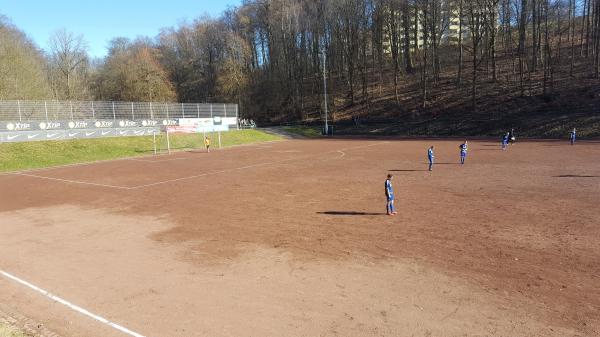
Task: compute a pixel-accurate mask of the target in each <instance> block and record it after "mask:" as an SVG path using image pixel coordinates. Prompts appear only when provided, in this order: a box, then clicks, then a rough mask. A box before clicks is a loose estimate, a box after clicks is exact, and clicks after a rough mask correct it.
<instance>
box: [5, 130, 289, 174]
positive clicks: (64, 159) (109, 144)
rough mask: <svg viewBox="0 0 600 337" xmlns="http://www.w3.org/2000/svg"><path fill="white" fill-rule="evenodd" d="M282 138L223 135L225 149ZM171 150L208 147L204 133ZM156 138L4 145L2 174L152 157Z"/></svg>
mask: <svg viewBox="0 0 600 337" xmlns="http://www.w3.org/2000/svg"><path fill="white" fill-rule="evenodd" d="M280 139H281V137H279V136H276V135H271V134H267V133H264V132H262V131H259V130H240V131H229V132H223V133H221V145H222V147H229V146H235V145H242V144H250V143H256V142H265V141H273V140H280ZM170 141H171V149H174V150H177V149H195V148H202V147H204V139H203V135H202V134H172V135H170ZM157 144H158V148H159V150H162V151H163V152H164V151H165V150H166V137H165V136H157ZM218 146H219V141H218V134H217V133H214V134H212V135H211V147H212V148H217V147H218ZM153 152H154V145H153V141H152V137H151V136H149V137H121V138H96V139H76V140H65V141H47V142H24V143H3V144H0V172H9V171H16V170H25V169H34V168H42V167H50V166H57V165H66V164H75V163H85V162H92V161H98V160H109V159H117V158H126V157H135V156H142V155H151V154H152V153H153Z"/></svg>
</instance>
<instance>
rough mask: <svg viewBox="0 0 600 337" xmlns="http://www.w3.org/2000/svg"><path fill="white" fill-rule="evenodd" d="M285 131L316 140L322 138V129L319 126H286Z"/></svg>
mask: <svg viewBox="0 0 600 337" xmlns="http://www.w3.org/2000/svg"><path fill="white" fill-rule="evenodd" d="M282 129H283V131H285V132H289V133H293V134H296V135H300V136H304V137H309V138H314V137H321V128H319V127H317V126H284V127H283V128H282Z"/></svg>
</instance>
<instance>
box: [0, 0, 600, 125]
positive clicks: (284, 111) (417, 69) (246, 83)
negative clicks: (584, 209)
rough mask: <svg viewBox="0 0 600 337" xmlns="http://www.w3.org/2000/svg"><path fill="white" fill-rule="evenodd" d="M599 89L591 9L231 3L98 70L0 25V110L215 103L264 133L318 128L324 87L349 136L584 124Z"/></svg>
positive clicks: (501, 0) (278, 0) (517, 0)
mask: <svg viewBox="0 0 600 337" xmlns="http://www.w3.org/2000/svg"><path fill="white" fill-rule="evenodd" d="M0 11H1V9H0ZM0 14H2V13H0ZM4 14H6V13H4ZM168 24H169V23H165V25H168ZM599 78H600V0H244V1H243V2H242V4H241V5H240V6H238V7H234V8H230V9H229V10H227V11H225V12H224V13H223V14H222V15H221V16H220V17H218V18H212V17H199V18H197V19H196V20H194V21H193V22H190V23H183V24H180V25H178V26H173V27H169V28H164V29H163V30H162V31H161V33H160V34H159V35H158V36H149V37H140V38H137V39H135V40H130V39H126V38H121V37H115V38H114V39H113V40H112V41H111V42H110V46H109V48H108V54H107V56H106V57H105V58H104V59H100V60H97V59H91V58H90V56H89V55H88V51H87V46H86V42H85V37H84V36H80V35H78V34H77V32H68V31H65V30H59V31H57V32H55V33H54V34H53V36H52V38H51V41H50V42H49V45H48V47H47V48H46V49H45V50H42V49H41V47H40V46H37V45H35V44H34V43H33V42H32V41H31V40H30V39H29V38H28V37H27V36H26V34H25V33H23V32H22V31H21V30H20V29H19V27H16V26H14V25H13V24H12V23H11V21H10V19H9V18H8V17H6V16H0V100H15V99H56V100H114V101H179V102H216V101H225V102H231V103H238V104H240V111H241V113H242V115H243V116H244V117H247V118H254V119H257V120H259V121H263V122H271V123H273V122H282V121H310V120H316V119H319V118H321V116H322V111H323V110H324V99H323V98H324V97H323V91H324V85H325V84H326V85H327V92H328V94H329V96H330V97H329V100H328V108H329V111H330V112H331V113H332V116H333V118H334V119H336V118H337V119H347V120H351V121H355V122H357V123H358V122H359V121H360V120H378V119H386V118H399V117H402V116H410V117H411V118H415V116H417V117H418V118H429V117H432V118H437V117H438V116H439V115H443V114H444V113H446V112H448V111H449V112H452V113H456V114H458V115H459V116H461V117H460V118H464V117H465V116H471V117H472V118H488V116H487V115H486V114H490V115H493V114H498V113H502V112H501V111H499V110H501V108H499V107H498V105H499V104H500V103H506V104H508V103H510V104H512V107H510V109H518V110H520V111H522V110H523V106H529V107H531V109H533V110H540V109H542V108H541V107H540V106H541V105H540V104H543V106H544V107H546V106H548V104H550V105H552V104H554V106H555V107H556V108H557V109H561V106H562V105H561V104H563V105H564V104H565V102H569V101H571V103H577V104H579V103H581V104H580V106H579V107H578V109H581V110H578V111H583V112H584V113H595V114H598V113H600V111H594V110H593V107H594V106H597V105H598V104H600V103H599V102H600V96H599V95H600V94H599V92H600V79H599ZM325 81H326V82H325ZM553 97H562V99H559V100H558V102H555V103H552V100H553ZM571 103H569V104H571ZM577 104H575V105H577ZM506 109H508V108H506ZM475 115H477V117H473V116H475ZM492 117H493V116H491V117H490V118H492Z"/></svg>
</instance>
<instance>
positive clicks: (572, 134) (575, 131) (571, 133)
mask: <svg viewBox="0 0 600 337" xmlns="http://www.w3.org/2000/svg"><path fill="white" fill-rule="evenodd" d="M575 138H577V130H575V128H573V131H571V132H570V133H569V140H570V141H571V145H575Z"/></svg>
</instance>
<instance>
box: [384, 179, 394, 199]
mask: <svg viewBox="0 0 600 337" xmlns="http://www.w3.org/2000/svg"><path fill="white" fill-rule="evenodd" d="M385 195H386V196H388V197H389V196H391V195H394V187H393V186H392V181H391V180H389V179H386V181H385Z"/></svg>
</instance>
